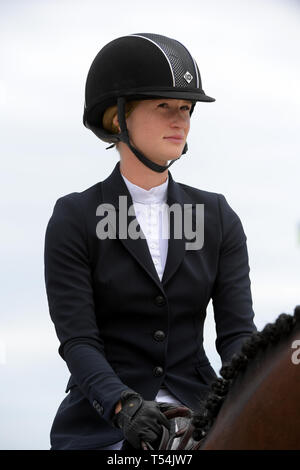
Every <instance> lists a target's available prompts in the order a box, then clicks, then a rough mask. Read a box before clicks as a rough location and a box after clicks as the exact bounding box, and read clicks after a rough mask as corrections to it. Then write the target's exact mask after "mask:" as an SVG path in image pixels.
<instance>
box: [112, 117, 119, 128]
mask: <svg viewBox="0 0 300 470" xmlns="http://www.w3.org/2000/svg"><path fill="white" fill-rule="evenodd" d="M112 123H113V126H114V127H115V128H116V129H117V130H118V132H120V126H119V119H118V115H117V114H115V115H114V117H113V120H112Z"/></svg>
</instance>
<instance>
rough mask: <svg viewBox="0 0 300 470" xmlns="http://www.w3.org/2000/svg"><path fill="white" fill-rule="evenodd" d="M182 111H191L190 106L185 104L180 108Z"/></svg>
mask: <svg viewBox="0 0 300 470" xmlns="http://www.w3.org/2000/svg"><path fill="white" fill-rule="evenodd" d="M180 109H182V110H183V111H191V109H192V106H191V105H190V104H185V105H183V106H181V108H180Z"/></svg>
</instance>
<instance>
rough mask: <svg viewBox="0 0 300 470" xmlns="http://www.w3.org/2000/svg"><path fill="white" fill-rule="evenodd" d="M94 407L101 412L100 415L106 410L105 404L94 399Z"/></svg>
mask: <svg viewBox="0 0 300 470" xmlns="http://www.w3.org/2000/svg"><path fill="white" fill-rule="evenodd" d="M93 407H94V408H95V410H96V411H97V412H98V413H99V415H102V414H103V411H104V410H103V406H101V405H100V403H99V402H98V401H97V400H94V401H93Z"/></svg>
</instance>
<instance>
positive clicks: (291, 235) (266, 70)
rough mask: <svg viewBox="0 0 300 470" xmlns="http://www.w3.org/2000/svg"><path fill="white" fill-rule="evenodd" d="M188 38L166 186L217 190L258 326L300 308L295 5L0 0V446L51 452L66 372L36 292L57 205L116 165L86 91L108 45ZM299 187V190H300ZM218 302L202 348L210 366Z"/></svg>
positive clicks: (286, 0)
mask: <svg viewBox="0 0 300 470" xmlns="http://www.w3.org/2000/svg"><path fill="white" fill-rule="evenodd" d="M138 32H154V33H157V34H164V35H167V36H169V37H173V38H176V39H178V40H179V41H181V42H182V43H184V44H185V45H186V46H187V47H188V49H189V50H190V51H191V53H192V55H193V56H194V57H195V58H196V60H197V62H198V65H199V68H200V73H201V76H202V81H203V88H204V90H205V92H206V93H207V94H208V95H210V96H213V97H215V98H216V102H215V103H202V104H198V105H197V106H196V109H195V112H194V114H193V118H192V125H191V131H190V137H189V152H188V154H187V155H186V156H184V157H182V159H181V160H180V161H178V162H176V163H175V164H174V165H173V166H172V169H171V172H172V176H173V178H174V179H175V180H177V181H180V182H184V183H186V184H189V185H192V186H196V187H198V188H201V189H204V190H208V191H214V192H218V193H222V194H224V195H225V197H226V198H227V200H228V202H229V204H230V205H231V206H232V208H233V209H234V210H235V211H236V212H237V213H238V214H239V216H240V218H241V220H242V223H243V226H244V229H245V232H246V235H247V238H248V250H249V258H250V267H251V273H250V274H251V281H252V294H253V301H254V310H255V313H256V316H255V322H256V325H257V327H258V328H259V329H261V328H262V327H263V326H264V325H265V324H266V323H267V322H269V321H273V320H274V319H275V318H276V317H277V316H278V315H279V314H280V313H282V312H285V313H292V312H293V309H294V307H295V305H296V304H299V303H300V292H299V285H300V284H299V277H300V276H299V275H300V263H299V262H300V240H299V239H300V208H299V183H298V180H299V171H300V163H299V156H300V143H299V135H300V134H299V132H300V116H299V109H300V88H299V72H300V55H299V40H300V2H299V1H296V0H249V1H247V0H227V1H224V0H209V1H205V0H185V1H184V2H182V1H178V0H164V1H163V2H162V1H160V0H159V1H158V0H151V2H150V1H147V2H146V1H132V0H127V1H123V0H115V1H114V2H107V1H106V2H104V1H102V0H98V1H97V0H85V1H84V2H82V1H77V0H72V1H70V0H2V1H1V3H0V44H1V46H0V65H1V74H0V105H1V116H0V120H1V122H0V124H1V127H0V130H1V140H0V146H1V147H0V149H1V185H0V188H1V199H0V204H1V232H0V236H1V245H0V250H1V278H0V280H1V324H0V376H1V380H0V382H1V387H0V397H1V398H0V416H1V420H0V448H1V449H48V448H49V446H50V444H49V431H50V426H51V423H52V420H53V418H54V415H55V412H56V410H57V407H58V405H59V403H60V402H61V400H62V399H63V398H64V387H65V384H66V381H67V379H68V376H69V373H68V371H67V367H66V365H65V363H64V362H63V361H62V359H61V358H60V357H59V356H58V353H57V348H58V340H57V338H56V335H55V331H54V326H53V324H52V322H51V320H50V317H49V313H48V304H47V299H46V293H45V287H44V277H43V276H44V273H43V269H44V267H43V249H44V234H45V229H46V225H47V222H48V220H49V218H50V216H51V213H52V210H53V206H54V204H55V201H56V200H57V199H58V198H59V197H60V196H62V195H65V194H67V193H70V192H74V191H82V190H84V189H86V188H87V187H89V186H91V185H93V184H95V183H96V182H97V181H100V180H102V179H104V178H105V177H106V176H108V175H109V174H110V172H111V171H112V169H113V168H114V166H115V163H116V162H117V159H118V156H117V153H116V152H115V151H114V150H110V151H106V150H105V144H104V143H102V142H101V141H99V140H98V139H97V138H96V137H95V136H94V134H92V133H91V132H90V131H88V130H87V129H86V128H85V127H84V126H83V125H82V113H83V102H84V85H85V79H86V75H87V72H88V69H89V66H90V64H91V62H92V60H93V58H94V56H95V55H96V54H97V52H98V51H99V50H100V49H101V48H102V47H103V46H104V45H105V44H106V43H107V42H109V41H110V40H112V39H114V38H116V37H119V36H122V35H126V34H130V33H138ZM297 183H298V184H297ZM214 341H215V329H214V322H213V312H212V308H211V306H210V307H209V309H208V318H207V322H206V326H205V347H206V350H207V354H208V356H209V358H210V360H211V362H212V365H213V367H214V368H215V369H216V371H217V372H218V371H219V367H220V361H219V358H218V355H217V353H216V351H215V347H214Z"/></svg>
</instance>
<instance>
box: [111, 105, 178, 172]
mask: <svg viewBox="0 0 300 470" xmlns="http://www.w3.org/2000/svg"><path fill="white" fill-rule="evenodd" d="M117 104H118V120H119V125H120V130H121V132H120V134H119V140H120V141H121V142H124V143H125V144H127V145H128V147H129V148H130V150H131V151H132V152H133V153H134V155H135V156H136V157H137V158H138V159H139V160H140V161H141V162H142V163H143V164H144V165H146V166H147V167H148V168H150V169H151V170H153V171H156V172H157V173H162V172H163V171H165V170H167V169H168V168H169V167H170V166H171V165H172V164H173V163H174V162H176V160H179V158H180V157H178V158H176V159H175V160H172V161H171V162H170V163H169V165H167V166H163V165H159V164H158V163H155V162H153V161H151V160H149V158H147V157H145V155H143V154H142V153H141V152H140V151H139V150H137V149H136V148H135V147H134V146H133V145H132V144H131V142H130V140H129V134H128V129H127V125H126V115H125V104H126V99H125V98H124V97H123V96H121V97H119V98H118V101H117ZM108 148H110V147H108ZM186 151H187V144H185V146H184V149H183V152H182V155H183V154H184V153H186Z"/></svg>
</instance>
